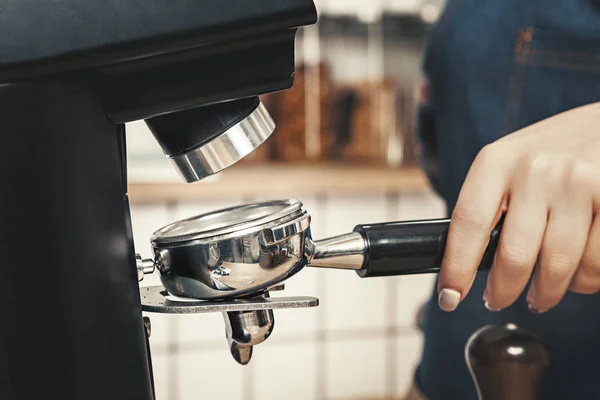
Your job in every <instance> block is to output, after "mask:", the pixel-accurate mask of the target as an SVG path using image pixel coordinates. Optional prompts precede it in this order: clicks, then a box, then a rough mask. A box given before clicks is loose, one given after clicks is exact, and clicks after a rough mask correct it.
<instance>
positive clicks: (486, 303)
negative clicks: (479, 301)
mask: <svg viewBox="0 0 600 400" xmlns="http://www.w3.org/2000/svg"><path fill="white" fill-rule="evenodd" d="M483 305H484V306H485V308H487V310H488V311H491V312H498V311H501V310H502V309H501V308H494V307H492V306H490V303H489V302H488V301H487V300H486V299H483Z"/></svg>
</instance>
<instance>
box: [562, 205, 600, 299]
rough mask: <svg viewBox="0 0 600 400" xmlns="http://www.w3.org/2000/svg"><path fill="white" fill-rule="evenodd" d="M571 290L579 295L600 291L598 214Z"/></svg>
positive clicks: (599, 221) (599, 219)
mask: <svg viewBox="0 0 600 400" xmlns="http://www.w3.org/2000/svg"><path fill="white" fill-rule="evenodd" d="M569 289H570V290H571V291H572V292H575V293H579V294H594V293H597V292H598V291H600V215H598V214H596V217H595V218H594V222H593V223H592V227H591V230H590V234H589V235H588V241H587V245H586V248H585V250H584V252H583V256H582V257H581V262H580V264H579V268H578V269H577V272H576V273H575V276H574V277H573V280H572V281H571V286H570V287H569Z"/></svg>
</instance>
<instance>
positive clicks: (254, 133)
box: [169, 103, 275, 183]
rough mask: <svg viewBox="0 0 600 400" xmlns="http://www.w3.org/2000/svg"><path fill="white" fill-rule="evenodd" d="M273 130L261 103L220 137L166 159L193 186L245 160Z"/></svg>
mask: <svg viewBox="0 0 600 400" xmlns="http://www.w3.org/2000/svg"><path fill="white" fill-rule="evenodd" d="M274 130H275V122H274V121H273V119H272V118H271V116H270V115H269V112H268V111H267V109H266V108H265V107H264V105H263V104H262V103H260V104H259V105H258V107H257V108H256V110H254V111H253V112H252V113H251V114H250V115H248V117H246V118H245V119H244V120H243V121H241V122H239V123H238V124H236V125H234V126H233V127H232V128H231V129H229V130H228V131H226V132H224V133H223V134H221V135H220V136H218V137H216V138H215V139H213V140H211V141H210V142H208V143H205V144H203V145H201V146H199V147H196V148H195V149H192V150H190V151H188V152H186V153H184V154H180V155H177V156H174V157H170V158H169V159H170V161H171V163H172V164H173V166H175V168H176V170H177V171H178V172H179V175H180V176H181V178H182V179H183V180H184V181H185V182H188V183H191V182H196V181H199V180H201V179H203V178H206V177H208V176H211V175H214V174H216V173H218V172H220V171H222V170H224V169H225V168H227V167H230V166H231V165H233V164H235V163H236V162H238V161H239V160H241V159H242V158H244V157H246V156H247V155H248V154H250V153H251V152H252V151H253V150H255V149H256V148H257V147H258V146H260V145H261V144H262V143H264V141H265V140H267V139H268V138H269V136H271V133H273V131H274Z"/></svg>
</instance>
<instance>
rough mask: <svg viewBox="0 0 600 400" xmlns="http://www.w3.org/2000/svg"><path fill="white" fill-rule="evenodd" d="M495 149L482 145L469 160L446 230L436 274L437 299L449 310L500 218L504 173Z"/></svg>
mask: <svg viewBox="0 0 600 400" xmlns="http://www.w3.org/2000/svg"><path fill="white" fill-rule="evenodd" d="M503 161H506V160H502V159H501V156H500V154H499V152H498V151H495V150H490V148H489V147H488V148H486V149H484V151H482V152H481V153H480V154H479V156H478V157H477V159H476V160H475V162H474V163H473V165H472V167H471V169H470V171H469V174H468V176H467V178H466V180H465V183H464V185H463V187H462V190H461V193H460V196H459V199H458V202H457V205H456V208H455V210H454V212H453V214H452V222H451V223H450V229H449V232H448V239H447V243H446V250H445V254H444V260H443V261H442V267H441V272H440V276H439V283H438V290H439V293H440V296H439V303H440V307H441V308H442V309H443V310H444V311H453V310H454V309H456V307H457V306H458V304H459V303H460V301H462V300H463V299H464V297H465V296H466V295H467V293H468V292H469V290H470V288H471V285H472V284H473V280H474V279H475V275H476V273H477V268H478V266H479V263H480V262H481V258H482V256H483V253H484V252H485V248H486V247H487V245H488V242H489V238H490V233H491V231H492V229H493V228H494V226H495V225H496V224H497V223H498V221H499V220H500V217H501V214H502V208H501V207H502V204H503V200H504V195H505V193H506V188H507V184H508V180H509V177H508V174H507V170H506V169H505V164H504V163H503Z"/></svg>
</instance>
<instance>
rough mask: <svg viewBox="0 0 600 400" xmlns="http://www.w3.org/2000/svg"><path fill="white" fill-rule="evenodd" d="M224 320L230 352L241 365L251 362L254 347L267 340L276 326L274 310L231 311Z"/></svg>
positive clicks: (225, 315) (224, 315)
mask: <svg viewBox="0 0 600 400" xmlns="http://www.w3.org/2000/svg"><path fill="white" fill-rule="evenodd" d="M223 318H224V319H225V332H226V335H227V342H228V343H229V350H230V351H231V355H232V356H233V358H234V359H235V360H236V361H237V362H238V363H240V364H241V365H246V364H248V363H249V362H250V359H251V358H252V349H253V347H254V346H256V345H257V344H260V343H262V342H264V341H265V340H267V339H268V338H269V336H270V335H271V333H272V332H273V327H274V326H275V318H274V316H273V310H258V311H231V312H225V313H223Z"/></svg>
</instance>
